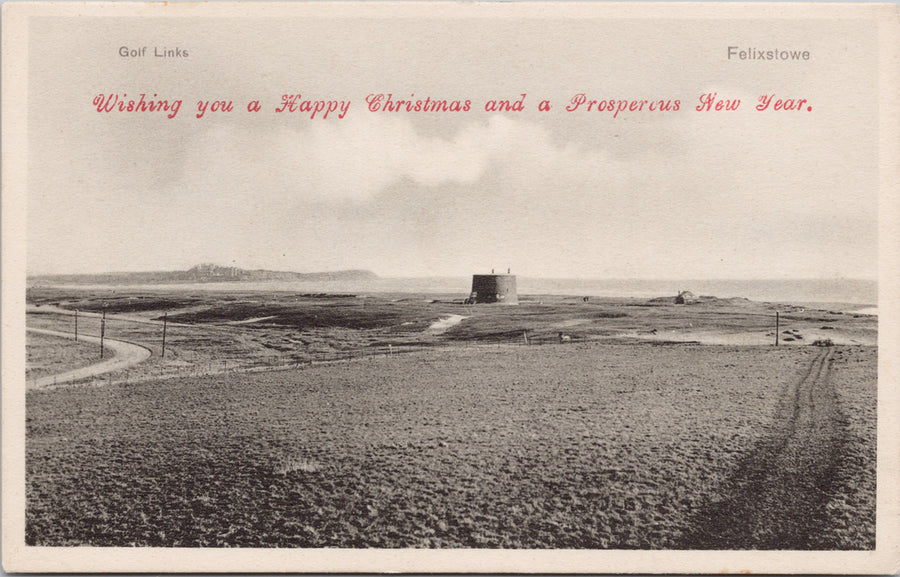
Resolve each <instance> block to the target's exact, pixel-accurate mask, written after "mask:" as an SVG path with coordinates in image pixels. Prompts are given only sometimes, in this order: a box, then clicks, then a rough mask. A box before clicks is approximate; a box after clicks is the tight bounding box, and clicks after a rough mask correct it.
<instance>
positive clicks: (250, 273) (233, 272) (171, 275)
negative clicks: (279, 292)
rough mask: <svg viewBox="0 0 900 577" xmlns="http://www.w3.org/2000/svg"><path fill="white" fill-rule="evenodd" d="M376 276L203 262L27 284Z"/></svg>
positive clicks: (33, 279)
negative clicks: (183, 267)
mask: <svg viewBox="0 0 900 577" xmlns="http://www.w3.org/2000/svg"><path fill="white" fill-rule="evenodd" d="M378 278H379V277H378V275H376V274H375V273H373V272H371V271H368V270H339V271H330V272H309V273H303V272H289V271H274V270H264V269H255V270H248V269H242V268H238V267H234V266H219V265H216V264H210V263H203V264H198V265H195V266H192V267H191V268H189V269H187V270H180V271H150V272H109V273H97V274H53V275H35V276H29V277H28V281H29V282H30V283H35V282H38V283H39V282H53V283H69V284H117V285H118V284H121V285H129V284H171V283H197V282H258V281H307V282H342V281H365V280H376V279H378Z"/></svg>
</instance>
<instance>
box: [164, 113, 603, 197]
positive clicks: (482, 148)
mask: <svg viewBox="0 0 900 577" xmlns="http://www.w3.org/2000/svg"><path fill="white" fill-rule="evenodd" d="M188 150H189V151H190V152H189V155H190V158H189V159H188V160H187V162H185V164H184V166H185V170H184V174H183V175H182V178H181V181H180V182H179V183H178V186H179V187H180V188H182V189H185V190H191V189H193V190H195V191H197V192H198V193H200V194H203V193H204V192H206V191H219V193H220V199H221V201H222V202H224V203H225V204H226V205H234V206H240V205H241V204H243V203H245V202H246V201H248V200H249V199H250V197H252V198H255V199H256V201H259V200H261V199H260V195H266V196H269V197H271V198H272V199H278V200H281V201H287V200H291V199H293V201H294V202H304V201H312V202H319V201H328V200H335V201H347V200H350V201H365V200H367V199H371V198H372V197H374V196H376V195H377V194H379V193H380V192H382V191H384V190H385V189H387V188H389V187H390V186H392V185H394V184H396V183H398V182H402V181H404V180H408V181H411V182H412V183H414V184H415V185H418V186H420V187H424V188H426V189H427V188H434V187H438V186H440V185H444V184H464V185H472V184H474V183H476V182H478V181H479V179H481V178H482V177H483V176H484V175H485V174H486V172H487V171H488V170H489V169H491V168H499V169H500V170H502V171H503V172H504V174H505V175H506V176H507V177H508V178H510V179H512V180H513V181H518V182H519V184H521V185H523V186H528V183H529V182H533V181H534V179H535V178H542V175H543V176H548V175H551V174H557V175H558V174H560V173H562V174H566V175H569V176H570V177H575V178H578V174H579V173H581V174H583V175H591V174H595V173H596V169H597V167H598V164H600V163H604V162H605V163H609V162H612V161H610V160H609V159H608V158H607V157H606V155H605V154H603V153H602V152H598V151H589V150H584V149H582V148H580V147H578V146H576V145H574V144H572V143H566V144H560V145H557V144H555V143H554V142H553V140H552V138H551V136H550V134H549V133H548V132H547V131H546V130H545V129H544V128H543V127H542V126H540V125H539V124H536V123H534V122H529V121H524V120H517V119H511V118H507V117H504V116H500V115H495V116H491V117H489V118H488V119H487V120H486V121H484V122H469V123H466V124H464V125H462V126H460V127H459V129H458V130H457V131H456V132H455V133H452V134H449V135H447V136H446V137H441V136H429V135H425V134H423V133H422V132H421V131H419V130H417V128H416V126H414V124H413V122H412V121H411V120H410V119H409V118H408V117H405V116H390V115H381V114H360V115H356V116H353V115H350V116H348V117H347V118H346V119H344V120H341V121H338V122H321V123H319V122H317V123H311V124H309V125H308V127H306V128H304V129H297V128H291V127H284V126H282V127H278V128H276V129H275V130H274V131H272V132H269V133H265V134H258V133H255V132H254V130H253V129H252V128H246V127H238V126H219V127H215V128H212V129H210V130H208V131H206V132H204V133H203V134H200V135H198V136H197V137H195V139H194V142H192V144H191V145H190V146H189V147H188Z"/></svg>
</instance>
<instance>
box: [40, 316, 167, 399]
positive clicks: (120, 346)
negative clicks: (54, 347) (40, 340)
mask: <svg viewBox="0 0 900 577" xmlns="http://www.w3.org/2000/svg"><path fill="white" fill-rule="evenodd" d="M28 331H29V332H33V333H38V334H42V335H51V336H55V337H63V338H68V339H74V338H75V335H74V333H65V332H60V331H51V330H46V329H33V328H29V329H28ZM78 338H79V339H80V340H83V341H87V342H91V343H97V344H98V345H99V344H100V337H91V336H87V335H79V337H78ZM103 346H104V348H109V349H111V350H112V351H113V352H114V353H115V354H114V355H113V356H111V357H110V358H108V359H106V360H104V361H100V362H99V363H94V364H93V365H88V366H86V367H81V368H80V369H74V370H71V371H66V372H64V373H59V374H56V375H47V376H46V377H41V378H39V379H35V380H31V381H28V386H30V387H33V388H38V389H39V388H43V387H49V386H52V385H59V384H63V383H68V382H71V381H77V380H79V379H84V378H87V377H91V376H97V375H103V374H106V373H111V372H113V371H118V370H121V369H126V368H128V367H133V366H134V365H136V364H138V363H141V362H143V361H145V360H147V359H148V358H150V355H151V352H150V349H148V348H146V347H143V346H141V345H136V344H134V343H129V342H126V341H118V340H115V339H103Z"/></svg>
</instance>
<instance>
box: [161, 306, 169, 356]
mask: <svg viewBox="0 0 900 577" xmlns="http://www.w3.org/2000/svg"><path fill="white" fill-rule="evenodd" d="M168 316H169V313H163V344H162V358H166V320H167V319H168Z"/></svg>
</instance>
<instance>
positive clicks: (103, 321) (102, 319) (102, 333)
mask: <svg viewBox="0 0 900 577" xmlns="http://www.w3.org/2000/svg"><path fill="white" fill-rule="evenodd" d="M104 336H106V309H103V314H102V315H101V316H100V358H101V359H102V358H103V337H104Z"/></svg>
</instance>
